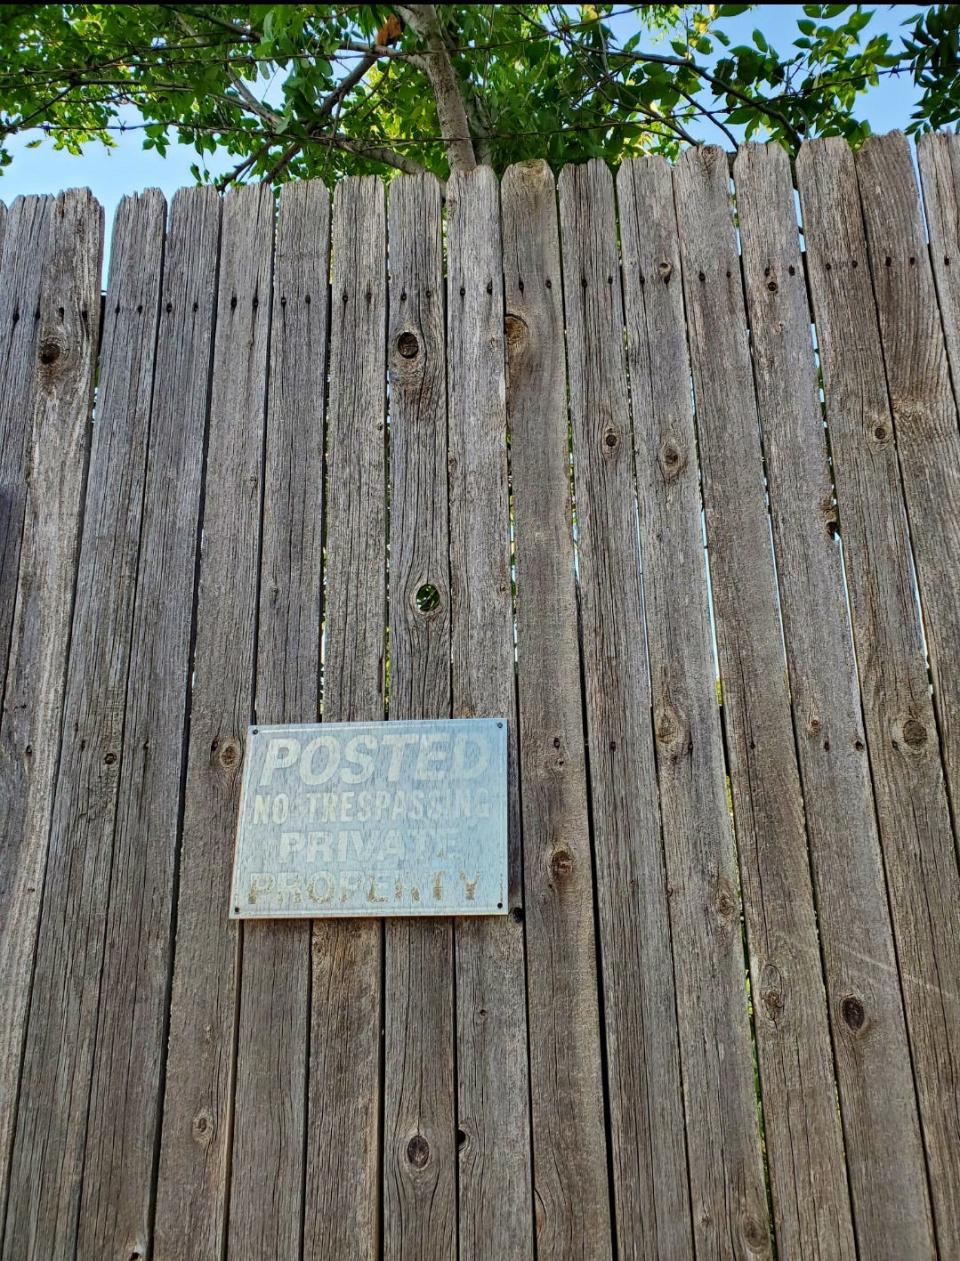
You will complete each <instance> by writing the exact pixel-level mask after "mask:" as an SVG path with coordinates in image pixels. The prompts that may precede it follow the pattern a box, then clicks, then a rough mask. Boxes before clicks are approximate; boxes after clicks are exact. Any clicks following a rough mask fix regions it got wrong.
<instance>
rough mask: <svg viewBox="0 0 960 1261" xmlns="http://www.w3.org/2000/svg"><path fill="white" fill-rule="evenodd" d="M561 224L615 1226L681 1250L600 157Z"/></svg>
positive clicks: (679, 1151)
mask: <svg viewBox="0 0 960 1261" xmlns="http://www.w3.org/2000/svg"><path fill="white" fill-rule="evenodd" d="M560 225H561V229H562V232H561V236H562V241H563V287H564V299H565V302H566V320H567V371H568V376H569V388H570V413H571V420H572V428H573V455H574V466H575V482H574V491H575V502H576V520H577V538H578V552H579V560H580V602H581V616H582V624H583V630H582V634H583V657H584V663H583V668H584V684H585V701H586V710H587V735H588V741H589V746H588V747H589V756H590V780H591V791H592V796H593V822H594V845H595V849H596V860H597V897H598V903H599V908H600V956H601V960H602V964H603V993H604V1021H605V1025H606V1034H607V1058H608V1075H609V1106H610V1113H611V1118H610V1119H611V1144H612V1148H613V1174H614V1187H615V1190H616V1222H617V1233H618V1238H619V1242H620V1248H621V1250H622V1251H623V1252H624V1253H625V1255H628V1256H629V1255H638V1256H643V1257H651V1258H652V1257H685V1256H689V1255H690V1253H691V1251H692V1242H691V1221H690V1192H689V1188H688V1183H687V1158H686V1150H685V1142H684V1128H683V1099H682V1097H681V1089H680V1061H679V1051H678V1044H677V1025H676V1000H675V995H674V960H673V951H672V948H671V940H670V917H669V912H668V907H667V897H668V888H667V880H666V874H665V871H664V858H663V850H662V842H661V837H660V815H659V808H658V802H657V782H656V771H655V766H654V752H653V739H652V731H651V723H650V684H649V679H648V675H647V661H646V653H645V650H644V630H643V613H642V597H641V592H640V571H639V555H638V550H637V536H636V503H635V498H634V487H633V467H632V466H633V452H632V451H631V443H630V417H629V412H628V403H627V379H626V364H625V361H624V353H623V345H622V341H623V339H622V333H621V328H622V321H623V307H622V299H621V296H620V275H619V259H618V257H617V250H616V226H615V220H614V204H613V180H612V178H611V176H610V172H609V171H608V170H607V168H606V167H605V166H604V165H603V164H602V163H600V162H591V163H588V164H587V165H586V166H584V167H576V168H571V167H568V168H567V169H566V170H565V171H564V172H563V174H562V175H561V176H560ZM674 945H675V943H674ZM640 977H642V978H643V983H642V984H640V983H639V978H640ZM696 1102H697V1103H699V1100H697V1101H696ZM715 1155H716V1153H715ZM694 1202H695V1203H696V1204H697V1205H699V1206H702V1207H701V1214H700V1221H699V1222H695V1223H694V1229H695V1230H697V1231H699V1230H701V1229H702V1226H703V1219H704V1218H705V1219H706V1220H707V1222H711V1223H719V1222H723V1219H724V1216H725V1209H724V1205H723V1203H722V1201H721V1202H719V1203H717V1202H714V1201H713V1200H712V1199H711V1198H710V1195H709V1192H708V1191H707V1190H706V1188H704V1187H702V1186H701V1185H697V1186H696V1187H695V1188H694ZM707 1229H708V1231H709V1230H711V1229H712V1227H711V1226H708V1227H707ZM719 1229H721V1230H723V1229H724V1227H723V1226H720V1227H719Z"/></svg>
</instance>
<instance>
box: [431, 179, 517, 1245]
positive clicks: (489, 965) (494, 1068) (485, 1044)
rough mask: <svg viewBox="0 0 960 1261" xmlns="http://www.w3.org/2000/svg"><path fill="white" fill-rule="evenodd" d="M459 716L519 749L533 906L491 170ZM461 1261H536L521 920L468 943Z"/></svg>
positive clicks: (462, 444) (459, 277) (512, 787)
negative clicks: (499, 733) (501, 726)
mask: <svg viewBox="0 0 960 1261" xmlns="http://www.w3.org/2000/svg"><path fill="white" fill-rule="evenodd" d="M447 399H448V415H449V426H450V430H449V434H450V436H449V443H450V454H449V474H450V478H449V481H450V589H451V644H452V659H453V666H452V669H453V674H452V682H453V713H454V717H456V718H482V717H492V718H503V719H504V720H505V721H506V722H507V724H508V736H509V757H508V761H509V785H508V790H509V806H508V821H509V876H510V894H509V903H510V907H511V909H512V910H516V909H518V908H520V907H521V906H522V900H523V895H522V875H521V872H522V848H521V837H520V817H519V803H518V797H517V739H516V723H515V716H516V691H515V687H514V673H513V671H514V664H513V599H512V592H511V575H510V537H509V524H510V523H509V504H508V488H507V450H506V419H507V418H506V401H505V356H504V336H503V263H502V258H501V243H500V198H499V189H498V186H497V181H496V177H495V176H494V174H493V171H492V170H491V169H490V168H489V167H478V168H477V169H476V170H474V171H470V172H468V173H465V174H464V173H457V174H455V175H454V176H453V178H452V179H451V180H450V182H449V183H448V185H447ZM456 987H457V988H456V994H457V997H456V1003H457V1091H458V1108H459V1112H458V1118H459V1127H460V1131H461V1133H462V1135H463V1138H462V1141H461V1144H460V1181H459V1208H460V1256H461V1257H462V1258H463V1259H464V1261H481V1259H484V1258H490V1259H491V1261H492V1259H493V1258H496V1259H497V1261H501V1259H502V1261H508V1259H509V1258H528V1257H531V1256H532V1255H533V1248H534V1241H533V1197H532V1184H531V1161H530V1086H529V1074H528V1069H527V1063H528V1060H527V1011H526V994H525V976H524V930H523V923H522V916H514V915H509V916H506V917H498V918H496V919H491V920H489V921H484V920H482V919H476V920H472V921H470V922H466V921H464V922H462V923H459V924H458V925H457V932H456Z"/></svg>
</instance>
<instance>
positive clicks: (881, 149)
mask: <svg viewBox="0 0 960 1261" xmlns="http://www.w3.org/2000/svg"><path fill="white" fill-rule="evenodd" d="M857 176H858V183H859V186H860V200H861V203H862V205H863V212H864V222H865V225H866V230H867V247H868V250H869V257H870V271H871V275H872V277H873V289H874V293H875V295H876V299H877V313H878V315H879V319H880V340H881V343H882V346H883V360H884V366H885V368H886V374H887V389H888V390H889V393H890V405H891V410H892V413H893V426H894V432H895V441H896V446H897V454H898V456H899V458H900V475H901V478H902V480H903V488H904V498H905V502H906V506H907V513H908V518H909V523H910V544H911V548H912V550H913V557H914V561H915V563H916V570H917V575H916V576H917V581H918V584H919V588H920V599H921V603H922V605H923V624H924V628H925V630H926V641H927V648H928V652H929V657H930V670H931V673H932V675H933V687H934V698H935V703H936V714H937V722H938V725H939V731H940V747H941V750H942V753H943V764H944V769H945V771H946V776H947V789H948V791H949V793H950V795H951V797H952V800H953V806H954V820H955V821H956V819H957V817H958V815H957V811H958V808H960V672H958V671H957V670H956V669H955V668H954V666H955V662H954V661H953V660H951V649H952V648H954V647H955V646H956V645H957V644H958V643H960V582H958V581H957V580H956V579H957V575H956V572H955V566H956V558H957V557H958V556H960V430H958V428H957V405H956V402H955V399H954V395H953V389H952V386H951V381H950V368H949V366H948V362H947V353H946V347H945V344H944V337H943V330H942V326H941V323H940V313H939V311H938V309H937V294H936V289H935V287H934V283H933V270H932V268H931V265H930V254H929V252H928V251H927V247H926V233H925V231H924V224H923V217H922V215H921V212H920V199H919V192H918V189H917V186H916V182H915V180H914V177H913V163H912V161H911V157H910V147H909V145H908V144H907V141H906V138H905V137H904V136H903V135H901V134H900V133H894V134H893V135H890V136H873V137H871V138H870V139H869V140H867V141H866V142H865V144H864V146H863V148H862V150H861V151H860V153H859V154H858V156H857ZM958 1081H960V1079H958ZM958 1137H960V1134H958Z"/></svg>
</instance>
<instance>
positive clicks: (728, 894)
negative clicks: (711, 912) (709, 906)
mask: <svg viewBox="0 0 960 1261" xmlns="http://www.w3.org/2000/svg"><path fill="white" fill-rule="evenodd" d="M713 905H714V909H715V910H716V912H717V915H718V916H719V917H720V919H721V920H722V921H723V923H725V924H729V923H730V922H731V921H732V920H733V919H734V917H735V915H736V911H737V899H736V898H735V897H734V895H733V890H732V889H731V888H730V886H729V884H728V883H727V882H726V880H724V878H723V877H722V876H721V877H720V879H719V880H718V881H717V894H716V898H715V899H714V903H713Z"/></svg>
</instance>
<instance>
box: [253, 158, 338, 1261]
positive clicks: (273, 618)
mask: <svg viewBox="0 0 960 1261" xmlns="http://www.w3.org/2000/svg"><path fill="white" fill-rule="evenodd" d="M329 265H330V207H329V197H328V194H327V190H326V187H325V186H324V185H323V184H322V183H321V182H319V181H317V182H311V183H301V184H287V185H285V186H284V188H283V190H282V192H281V194H280V212H279V218H278V221H277V236H276V254H275V259H274V279H273V314H272V326H271V327H272V332H271V338H270V391H269V394H270V397H269V402H268V406H267V437H266V462H265V471H264V508H263V549H262V557H261V564H260V618H259V624H258V635H257V674H256V715H255V716H256V721H257V722H262V723H281V722H316V721H317V718H318V714H319V702H320V617H321V593H322V557H323V539H322V523H323V510H322V501H323V448H324V441H323V432H324V429H323V404H324V385H325V381H326V366H327V322H328V310H329V293H328V289H329V282H328V276H329ZM241 934H242V950H241V953H242V959H243V970H242V976H241V986H240V1012H239V1032H238V1037H237V1087H236V1099H235V1105H234V1116H235V1121H234V1140H233V1153H232V1161H231V1177H230V1228H229V1248H228V1254H229V1256H230V1257H231V1258H236V1259H237V1261H240V1259H241V1258H250V1259H254V1258H260V1257H271V1258H277V1261H283V1259H284V1258H291V1259H292V1258H299V1256H300V1246H301V1230H302V1225H303V1176H304V1135H305V1128H306V1082H307V1068H308V1064H307V1061H308V1053H309V1040H308V1022H309V1021H308V1018H309V1012H310V925H309V924H307V923H303V922H296V921H290V922H284V921H282V920H279V921H275V922H261V923H258V922H255V921H251V922H248V923H245V924H243V925H241Z"/></svg>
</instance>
